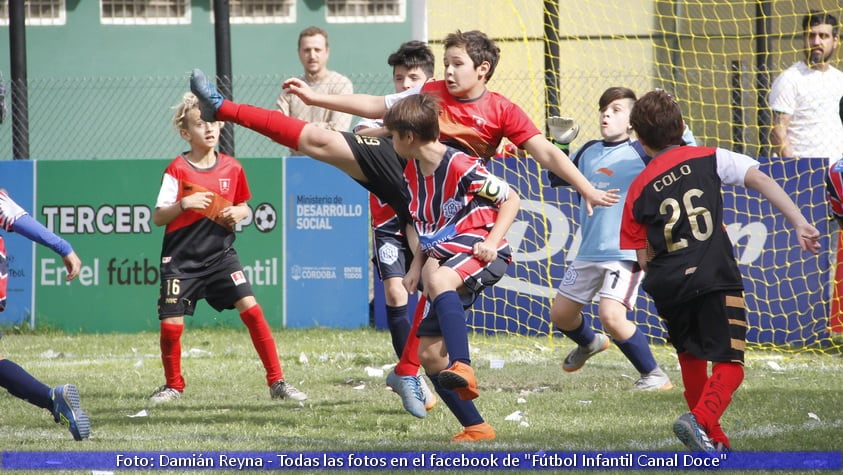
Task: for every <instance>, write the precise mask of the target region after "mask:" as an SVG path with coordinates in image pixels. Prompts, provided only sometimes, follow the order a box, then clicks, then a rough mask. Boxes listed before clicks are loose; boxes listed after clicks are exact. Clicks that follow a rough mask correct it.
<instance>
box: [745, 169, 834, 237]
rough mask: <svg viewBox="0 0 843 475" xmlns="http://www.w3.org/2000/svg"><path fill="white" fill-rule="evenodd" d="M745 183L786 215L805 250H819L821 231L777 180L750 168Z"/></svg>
mask: <svg viewBox="0 0 843 475" xmlns="http://www.w3.org/2000/svg"><path fill="white" fill-rule="evenodd" d="M744 184H745V185H746V187H747V188H751V189H753V190H756V191H758V192H759V193H761V195H763V196H764V198H766V199H767V200H768V201H769V202H770V203H772V204H773V206H775V207H776V209H778V210H779V212H781V213H782V214H783V215H784V217H785V218H786V219H787V221H788V222H789V223H790V225H791V226H792V227H793V229H794V231H795V232H796V237H797V239H798V240H799V246H800V247H801V248H802V250H803V251H810V252H812V253H814V254H816V253H818V252H819V250H820V243H819V239H820V232H819V231H817V229H816V228H815V227H814V226H812V225H811V224H810V223H808V220H807V219H805V217H804V216H802V213H800V212H799V208H798V207H797V206H796V203H794V202H793V200H791V199H790V197H789V196H788V195H787V193H786V192H785V191H784V190H783V189H782V187H781V186H779V184H778V183H776V181H775V180H773V179H772V178H770V177H769V176H768V175H766V174H765V173H764V172H762V171H760V170H758V169H757V168H750V169H749V170H748V171H747V172H746V176H745V177H744Z"/></svg>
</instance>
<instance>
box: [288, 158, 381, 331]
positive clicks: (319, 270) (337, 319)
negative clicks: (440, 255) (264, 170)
mask: <svg viewBox="0 0 843 475" xmlns="http://www.w3.org/2000/svg"><path fill="white" fill-rule="evenodd" d="M284 168H285V170H284V177H285V179H286V182H285V186H284V213H283V215H284V220H285V223H284V233H285V235H284V248H285V249H284V256H285V259H284V305H285V312H284V315H285V319H286V321H285V326H287V327H291V328H303V327H312V326H324V327H333V328H359V327H361V326H367V325H368V324H369V318H368V316H369V248H368V245H367V243H368V239H367V236H368V232H369V227H370V226H369V201H368V194H367V192H366V190H365V189H364V188H363V187H361V186H360V185H359V184H358V183H356V182H354V180H352V179H350V178H349V177H348V176H347V175H345V174H344V173H342V172H340V171H339V170H337V169H336V168H334V167H332V166H329V165H326V164H324V163H321V162H317V161H316V160H313V159H311V158H307V157H288V158H286V159H285V160H284Z"/></svg>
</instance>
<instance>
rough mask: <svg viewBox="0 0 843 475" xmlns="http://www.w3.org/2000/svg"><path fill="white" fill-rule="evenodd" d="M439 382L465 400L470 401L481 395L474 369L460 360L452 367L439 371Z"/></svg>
mask: <svg viewBox="0 0 843 475" xmlns="http://www.w3.org/2000/svg"><path fill="white" fill-rule="evenodd" d="M439 384H441V385H442V387H443V388H445V389H450V390H452V391H454V392H456V393H457V395H459V397H460V399H462V400H463V401H470V400H472V399H474V398H476V397H477V396H479V395H480V393H479V392H478V391H477V378H476V377H475V376H474V369H472V368H471V366H469V365H467V364H465V363H462V362H460V361H455V362H454V364H452V365H451V367H450V368H448V369H445V370H443V371H442V372H441V373H439Z"/></svg>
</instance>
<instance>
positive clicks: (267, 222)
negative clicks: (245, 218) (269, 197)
mask: <svg viewBox="0 0 843 475" xmlns="http://www.w3.org/2000/svg"><path fill="white" fill-rule="evenodd" d="M277 221H278V214H277V213H276V212H275V208H273V207H272V205H271V204H269V203H261V204H259V205H258V207H257V208H255V227H256V228H258V231H260V232H262V233H268V232H270V231H272V230H273V229H275V223H276V222H277Z"/></svg>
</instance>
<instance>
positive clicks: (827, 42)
mask: <svg viewBox="0 0 843 475" xmlns="http://www.w3.org/2000/svg"><path fill="white" fill-rule="evenodd" d="M837 30H838V24H837V18H835V17H834V16H833V15H831V14H828V13H825V12H821V11H818V10H811V11H810V12H809V13H808V14H807V15H805V17H804V18H803V19H802V32H803V41H804V47H805V60H804V61H799V62H797V63H795V64H794V65H793V66H791V67H789V68H788V69H786V70H785V71H784V72H783V73H782V74H781V75H779V76H778V77H777V78H776V80H775V81H773V87H772V90H771V91H770V106H771V107H772V109H773V114H774V120H773V129H772V132H771V134H770V142H771V144H772V145H773V151H774V152H775V153H776V154H777V155H778V156H779V157H823V158H828V160H829V161H828V164H829V165H831V164H832V163H834V162H836V161H837V160H838V159H839V158H840V157H841V156H842V155H843V125H841V123H840V120H839V117H838V101H839V100H840V97H841V96H843V72H841V71H840V70H838V69H837V68H835V67H834V66H832V65H831V64H830V61H831V60H832V58H833V56H834V53H835V52H836V51H837V47H838V45H839V42H840V39H839V37H838V32H837Z"/></svg>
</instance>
